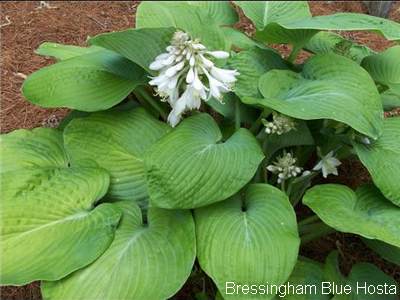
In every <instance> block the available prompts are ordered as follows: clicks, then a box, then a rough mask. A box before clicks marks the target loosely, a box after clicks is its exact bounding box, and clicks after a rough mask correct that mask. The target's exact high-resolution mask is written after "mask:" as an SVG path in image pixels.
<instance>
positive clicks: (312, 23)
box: [279, 13, 400, 41]
mask: <svg viewBox="0 0 400 300" xmlns="http://www.w3.org/2000/svg"><path fill="white" fill-rule="evenodd" d="M279 24H280V25H281V26H282V27H284V28H286V29H307V30H310V29H311V30H342V31H353V30H357V31H361V30H365V31H372V32H376V33H379V34H382V35H383V36H384V37H385V38H386V39H388V40H390V41H395V40H400V24H399V23H397V22H394V21H391V20H387V19H383V18H378V17H374V16H370V15H366V14H358V13H337V14H333V15H326V16H316V17H312V18H303V19H296V20H294V21H290V20H289V21H281V22H279Z"/></svg>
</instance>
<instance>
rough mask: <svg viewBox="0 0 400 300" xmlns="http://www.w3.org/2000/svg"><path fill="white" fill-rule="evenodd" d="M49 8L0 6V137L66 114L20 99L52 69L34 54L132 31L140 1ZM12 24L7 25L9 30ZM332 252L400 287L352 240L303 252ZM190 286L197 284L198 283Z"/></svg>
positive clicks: (349, 178) (399, 11) (356, 8)
mask: <svg viewBox="0 0 400 300" xmlns="http://www.w3.org/2000/svg"><path fill="white" fill-rule="evenodd" d="M47 3H49V4H50V6H51V7H50V8H46V7H41V8H40V5H39V1H32V2H23V1H14V2H1V3H0V26H1V29H0V34H1V58H0V59H1V60H0V64H1V77H0V90H1V91H0V92H1V94H0V98H1V99H0V108H1V110H0V131H1V133H6V132H10V131H12V130H15V129H17V128H33V127H37V126H41V125H42V124H43V122H49V120H50V121H51V120H54V119H57V118H58V119H61V118H63V117H64V116H65V115H66V113H67V112H68V110H67V109H43V108H40V107H37V106H34V105H32V104H30V103H29V102H27V101H25V100H24V98H23V96H22V95H21V92H20V88H21V84H22V82H23V77H24V76H26V75H29V74H31V73H32V72H34V71H35V70H38V69H39V68H41V67H44V66H46V65H49V64H52V63H53V60H52V59H49V58H45V57H41V56H38V55H35V54H34V50H35V49H36V48H37V47H38V46H39V45H40V44H41V43H43V42H45V41H52V42H58V43H64V44H73V45H80V46H84V45H85V41H86V39H87V37H88V36H94V35H96V34H98V33H103V32H109V31H116V30H123V29H126V28H129V27H133V26H134V14H135V11H136V7H137V4H138V2H137V1H118V2H117V1H115V2H113V1H106V2H101V1H80V2H66V1H51V2H47ZM310 7H311V11H312V13H313V14H314V15H325V14H332V13H335V12H366V11H365V8H364V7H363V5H362V3H361V2H337V1H328V2H322V1H321V2H320V1H313V2H310ZM390 19H392V20H395V21H397V22H400V3H396V4H395V5H394V6H393V8H392V10H391V13H390ZM8 23H9V25H7V24H8ZM237 27H239V28H241V29H244V30H245V31H246V32H248V33H251V32H252V31H253V30H254V28H253V27H252V25H251V24H250V23H249V22H248V21H246V20H245V18H242V21H241V22H240V23H239V24H238V25H237ZM342 34H343V35H345V36H346V37H347V38H351V39H353V40H355V41H357V42H359V43H363V44H365V45H367V46H368V47H370V48H372V49H374V50H377V51H382V50H384V49H386V48H388V47H390V46H392V45H393V43H391V42H388V41H386V40H385V39H384V38H383V37H381V36H379V35H377V34H373V33H367V32H343V33H342ZM277 48H278V49H279V50H280V51H281V52H282V53H283V54H284V55H287V54H288V53H289V51H290V49H289V48H288V47H287V46H279V47H277ZM304 57H305V56H303V59H304ZM341 171H342V172H341V174H343V175H342V177H341V178H339V181H342V182H346V183H348V184H350V185H351V186H357V185H359V184H360V183H361V182H366V181H368V180H369V177H368V176H367V173H366V172H365V170H363V167H362V166H361V165H360V164H359V163H357V162H352V161H349V162H346V165H345V166H342V168H341ZM354 174H357V176H354ZM360 178H361V179H360ZM349 182H350V183H349ZM332 249H339V251H340V253H343V254H344V255H343V266H344V270H345V271H346V272H348V270H349V269H350V267H351V265H353V264H354V263H355V262H360V261H368V262H373V263H375V264H377V265H378V266H379V267H380V268H381V269H382V270H384V271H385V272H386V273H387V274H390V275H392V276H394V277H395V278H396V279H397V280H398V281H399V282H400V270H399V268H398V267H396V266H394V265H392V264H389V263H387V262H385V261H384V260H382V259H381V258H379V256H377V255H376V254H374V253H373V252H372V251H370V250H369V249H368V248H366V247H365V246H364V245H363V243H362V242H361V241H360V240H359V238H358V237H355V236H354V235H348V234H341V233H335V234H332V235H329V236H327V237H325V238H323V239H320V240H318V241H315V242H311V243H309V244H308V245H307V246H306V247H305V248H304V249H303V250H302V254H303V255H306V256H309V257H312V258H314V259H317V260H320V261H323V260H324V259H325V257H326V255H327V254H328V253H329V252H330V251H331V250H332ZM199 276H201V274H200V275H199ZM196 280H197V279H196ZM197 281H198V280H197ZM192 284H196V283H195V281H193V282H192ZM38 286H39V285H38V283H32V284H30V285H27V286H24V287H18V288H16V287H2V288H1V289H0V293H1V297H0V298H1V299H3V300H12V299H13V300H38V299H41V297H40V291H39V288H38ZM191 287H192V286H190V287H188V285H186V288H185V290H190V288H191ZM187 295H189V293H188V292H183V293H181V296H180V297H178V298H179V299H188V297H189V296H187ZM189 298H192V297H189Z"/></svg>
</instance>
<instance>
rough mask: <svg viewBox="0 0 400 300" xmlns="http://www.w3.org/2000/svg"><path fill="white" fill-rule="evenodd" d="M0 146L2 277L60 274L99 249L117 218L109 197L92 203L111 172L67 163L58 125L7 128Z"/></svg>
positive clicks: (15, 279)
mask: <svg viewBox="0 0 400 300" xmlns="http://www.w3.org/2000/svg"><path fill="white" fill-rule="evenodd" d="M1 149H2V150H3V149H4V150H5V151H4V152H5V155H4V157H3V156H2V173H1V183H2V188H1V194H0V196H1V197H0V199H1V200H0V206H1V207H0V223H1V227H2V231H1V233H0V249H1V252H0V255H1V257H2V258H3V261H2V267H1V270H0V275H1V276H0V277H1V284H12V285H22V284H26V283H29V282H31V281H34V280H57V279H60V278H62V277H64V276H66V275H68V274H69V273H71V272H73V271H75V270H77V269H79V268H81V267H83V266H86V265H87V264H89V263H91V262H92V261H93V260H95V259H96V258H97V257H98V256H99V255H101V254H102V253H103V252H104V251H105V250H106V249H107V247H108V246H109V245H110V243H111V241H112V239H113V237H114V229H115V227H116V225H117V224H118V221H119V218H120V211H119V209H117V208H116V207H114V206H113V205H111V204H103V205H99V206H97V207H96V208H95V207H94V204H95V203H96V202H97V201H98V200H99V199H100V198H101V197H103V195H104V194H105V193H106V191H107V188H108V185H109V176H108V174H107V173H106V172H105V171H104V170H102V169H98V168H91V167H88V168H69V167H68V162H67V161H66V157H65V154H64V150H63V148H62V133H61V132H60V131H58V130H56V129H48V128H40V129H35V130H33V131H28V130H19V131H15V132H12V133H9V134H7V135H4V136H2V139H1ZM13 152H14V155H13ZM3 159H5V161H3ZM3 167H4V169H3Z"/></svg>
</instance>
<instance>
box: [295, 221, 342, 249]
mask: <svg viewBox="0 0 400 300" xmlns="http://www.w3.org/2000/svg"><path fill="white" fill-rule="evenodd" d="M333 232H335V229H333V228H332V227H329V226H328V225H326V224H325V223H323V222H322V221H321V222H316V223H312V224H305V225H303V226H299V233H300V237H301V243H302V244H306V243H308V242H311V241H312V240H315V239H318V238H320V237H323V236H325V235H328V234H330V233H333Z"/></svg>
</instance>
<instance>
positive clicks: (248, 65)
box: [229, 48, 288, 98]
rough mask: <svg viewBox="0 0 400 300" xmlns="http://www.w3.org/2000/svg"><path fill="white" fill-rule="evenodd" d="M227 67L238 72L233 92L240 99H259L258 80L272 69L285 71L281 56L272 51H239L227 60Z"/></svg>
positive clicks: (255, 49)
mask: <svg viewBox="0 0 400 300" xmlns="http://www.w3.org/2000/svg"><path fill="white" fill-rule="evenodd" d="M229 66H230V67H231V68H232V69H236V70H238V71H239V73H240V75H239V77H238V80H237V82H236V83H235V87H234V92H235V93H236V94H237V95H238V96H239V97H240V98H242V97H246V96H249V97H260V92H259V91H258V79H259V78H260V77H261V75H263V74H264V73H265V72H267V71H269V70H272V69H287V68H288V67H287V64H286V63H285V61H284V60H283V59H282V58H281V56H280V55H279V54H278V53H277V52H275V51H274V50H272V49H260V48H254V49H251V50H247V51H241V52H239V53H238V54H236V55H234V56H233V57H232V58H231V59H230V60H229Z"/></svg>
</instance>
